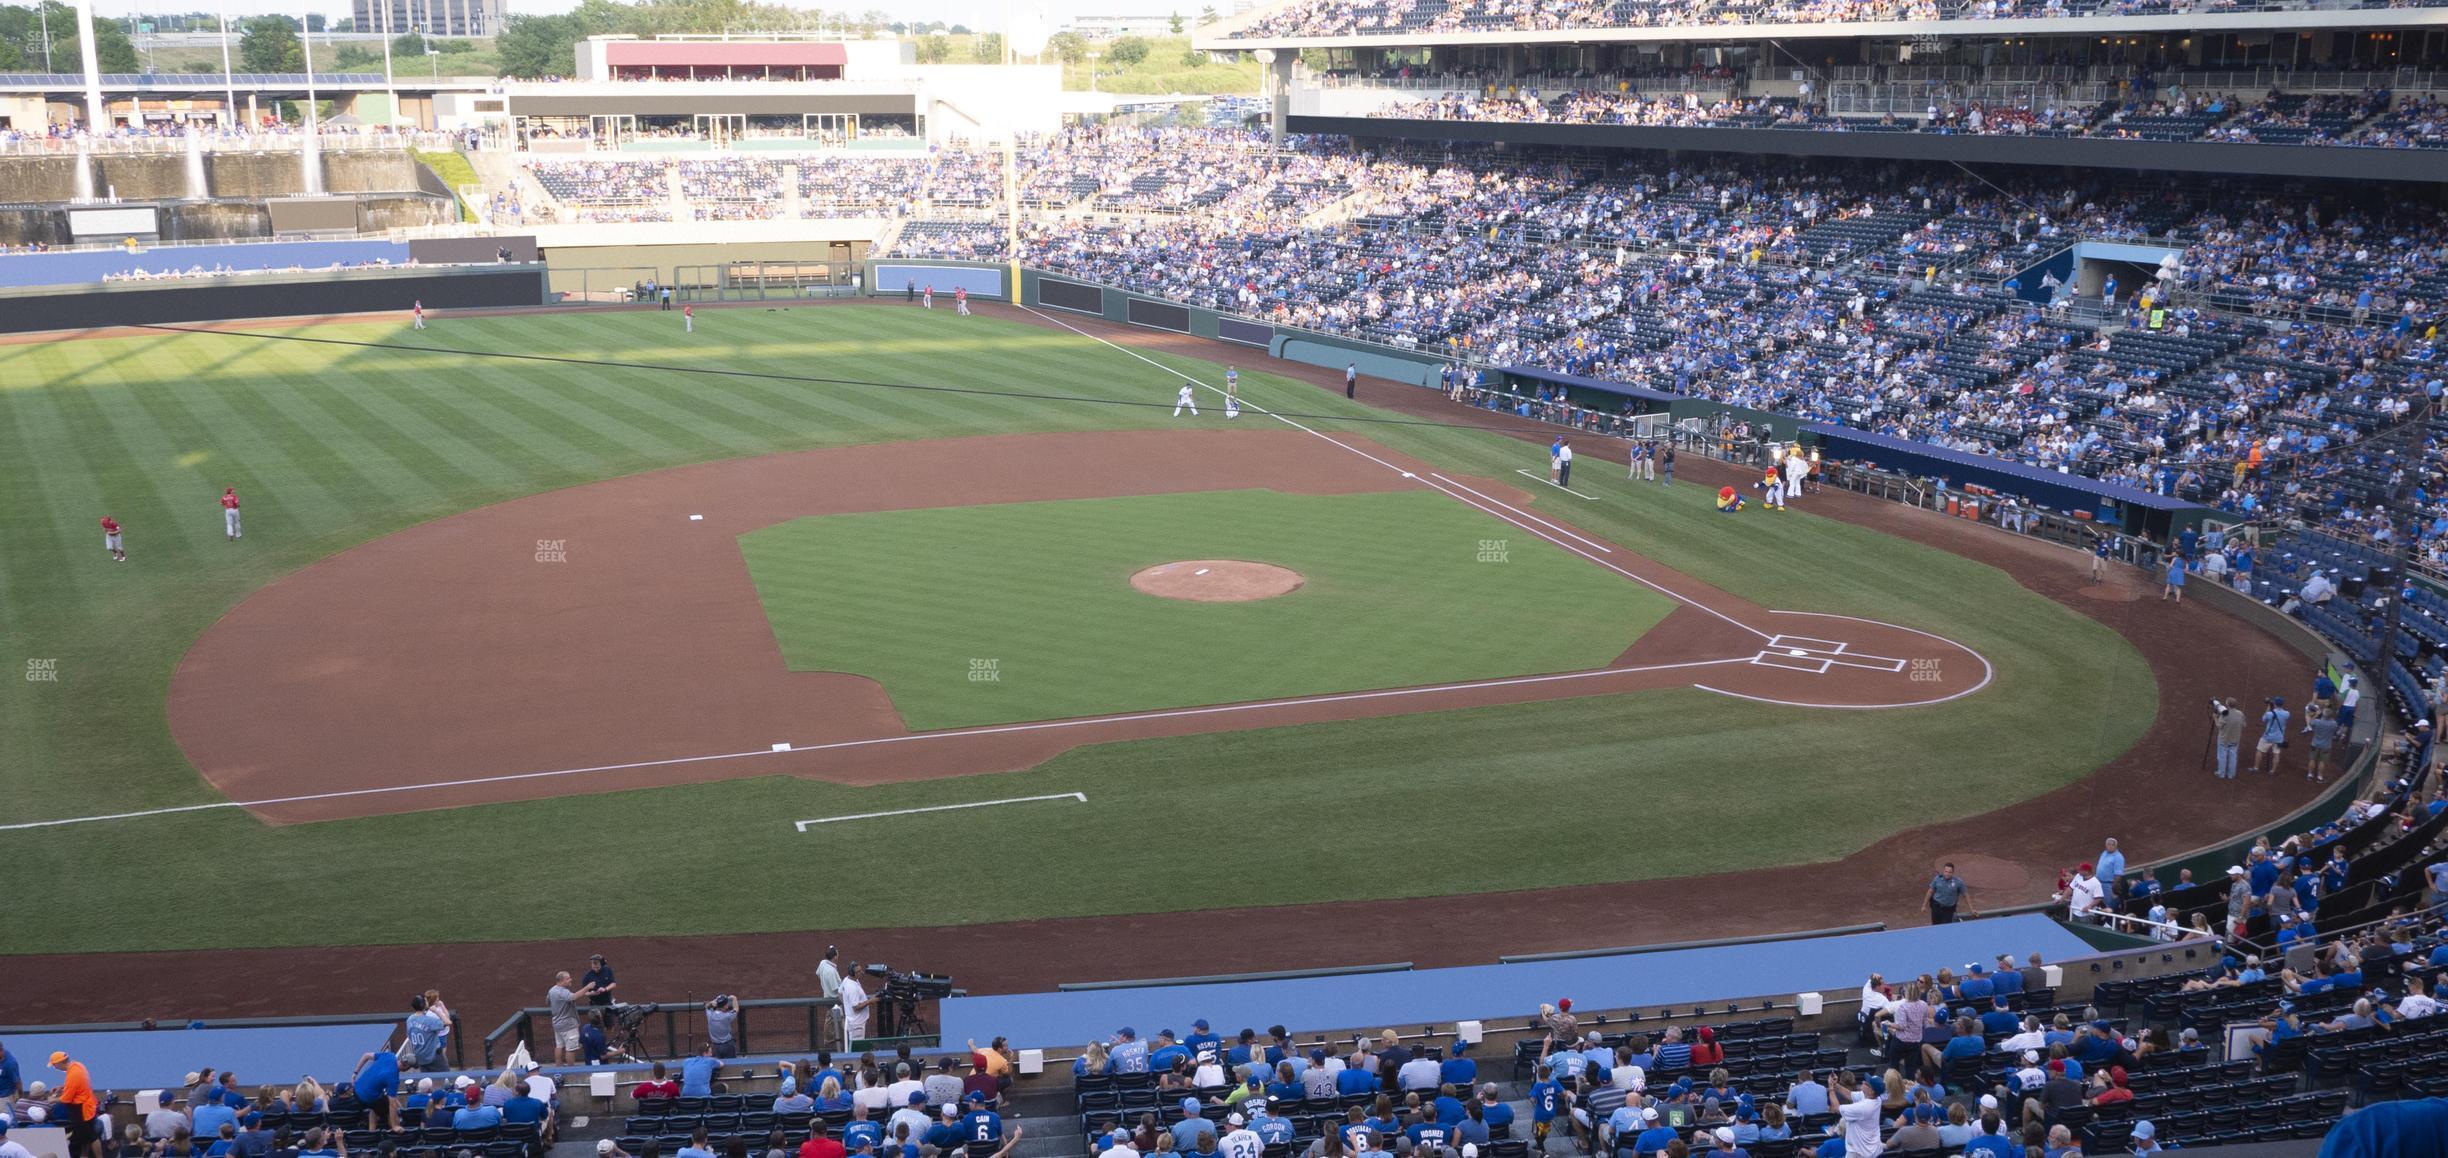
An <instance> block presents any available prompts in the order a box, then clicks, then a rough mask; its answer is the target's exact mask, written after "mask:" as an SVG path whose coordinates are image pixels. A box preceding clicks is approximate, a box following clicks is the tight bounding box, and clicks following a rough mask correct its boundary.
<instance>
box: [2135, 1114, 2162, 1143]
mask: <svg viewBox="0 0 2448 1158" xmlns="http://www.w3.org/2000/svg"><path fill="white" fill-rule="evenodd" d="M2133 1136H2134V1137H2136V1138H2156V1137H2158V1136H2159V1127H2157V1126H2154V1125H2152V1124H2151V1120H2150V1119H2148V1118H2144V1119H2142V1120H2141V1121H2139V1122H2136V1123H2134V1124H2133Z"/></svg>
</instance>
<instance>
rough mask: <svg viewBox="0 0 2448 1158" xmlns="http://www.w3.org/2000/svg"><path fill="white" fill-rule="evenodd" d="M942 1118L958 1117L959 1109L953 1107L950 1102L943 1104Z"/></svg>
mask: <svg viewBox="0 0 2448 1158" xmlns="http://www.w3.org/2000/svg"><path fill="white" fill-rule="evenodd" d="M943 1116H944V1117H945V1118H947V1119H950V1118H957V1117H960V1107H959V1106H955V1105H953V1104H952V1103H950V1102H945V1103H944V1104H943Z"/></svg>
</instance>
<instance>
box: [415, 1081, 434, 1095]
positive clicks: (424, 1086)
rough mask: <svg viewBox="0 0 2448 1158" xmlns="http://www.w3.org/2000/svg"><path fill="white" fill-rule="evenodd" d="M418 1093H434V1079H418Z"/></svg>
mask: <svg viewBox="0 0 2448 1158" xmlns="http://www.w3.org/2000/svg"><path fill="white" fill-rule="evenodd" d="M417 1092H418V1093H420V1094H430V1093H432V1092H433V1079H432V1078H418V1079H417Z"/></svg>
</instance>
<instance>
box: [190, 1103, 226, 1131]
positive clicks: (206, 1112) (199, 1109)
mask: <svg viewBox="0 0 2448 1158" xmlns="http://www.w3.org/2000/svg"><path fill="white" fill-rule="evenodd" d="M187 1117H188V1121H189V1122H190V1123H191V1125H190V1127H189V1129H190V1132H191V1133H192V1136H194V1137H197V1138H217V1137H220V1135H221V1127H222V1126H224V1125H231V1126H235V1125H237V1124H238V1111H236V1110H233V1109H230V1108H229V1107H228V1106H225V1105H222V1104H221V1103H219V1102H205V1103H203V1104H201V1105H198V1106H195V1107H192V1108H191V1109H190V1111H189V1112H188V1115H187Z"/></svg>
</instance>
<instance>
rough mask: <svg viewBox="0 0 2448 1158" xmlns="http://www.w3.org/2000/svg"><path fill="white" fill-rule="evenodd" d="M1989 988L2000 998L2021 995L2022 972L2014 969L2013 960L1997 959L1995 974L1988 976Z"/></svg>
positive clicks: (2007, 958)
mask: <svg viewBox="0 0 2448 1158" xmlns="http://www.w3.org/2000/svg"><path fill="white" fill-rule="evenodd" d="M1989 984H1990V986H1991V987H1992V988H1993V989H1995V990H1996V991H1997V995H1998V996H2000V997H2020V996H2022V995H2023V971H2022V970H2020V969H2017V968H2015V963H2014V958H2012V957H1999V958H1998V967H1997V972H1995V973H1992V974H1990V975H1989Z"/></svg>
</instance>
